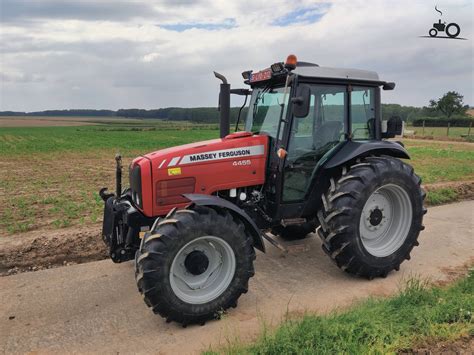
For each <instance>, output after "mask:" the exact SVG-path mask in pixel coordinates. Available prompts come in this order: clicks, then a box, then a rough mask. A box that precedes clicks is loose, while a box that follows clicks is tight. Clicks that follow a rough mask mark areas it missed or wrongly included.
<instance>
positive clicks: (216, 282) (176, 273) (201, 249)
mask: <svg viewBox="0 0 474 355" xmlns="http://www.w3.org/2000/svg"><path fill="white" fill-rule="evenodd" d="M193 252H194V253H195V254H196V253H198V254H199V257H200V258H201V260H202V258H203V256H202V255H205V257H206V258H207V260H208V266H207V267H206V268H205V271H203V272H202V273H200V274H196V270H193V269H192V268H188V267H189V266H190V264H189V260H190V259H189V258H190V257H191V256H192V253H193ZM187 266H188V267H187ZM235 268H236V262H235V254H234V251H233V250H232V248H231V247H230V245H229V244H228V243H227V242H226V241H225V240H223V239H221V238H218V237H214V236H204V237H199V238H196V239H194V240H192V241H190V242H189V243H187V244H186V245H185V246H183V247H182V248H181V249H180V250H179V251H178V253H177V254H176V256H175V257H174V259H173V263H172V264H171V269H170V275H169V277H170V284H171V288H172V290H173V292H174V293H175V295H176V296H177V297H178V298H179V299H180V300H182V301H184V302H186V303H191V304H203V303H207V302H210V301H212V300H214V299H216V298H217V297H219V296H220V295H221V294H222V293H223V292H224V291H225V290H226V289H227V287H229V285H230V283H231V281H232V279H233V278H234V274H235ZM203 269H204V267H203ZM193 272H194V274H193Z"/></svg>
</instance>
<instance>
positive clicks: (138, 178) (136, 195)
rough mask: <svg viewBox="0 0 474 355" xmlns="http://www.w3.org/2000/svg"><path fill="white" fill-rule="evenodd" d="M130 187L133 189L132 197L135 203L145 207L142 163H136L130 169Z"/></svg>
mask: <svg viewBox="0 0 474 355" xmlns="http://www.w3.org/2000/svg"><path fill="white" fill-rule="evenodd" d="M130 189H131V190H132V199H133V202H134V203H135V205H137V206H138V207H140V208H143V199H142V173H141V171H140V165H135V166H134V167H133V168H132V169H131V170H130Z"/></svg>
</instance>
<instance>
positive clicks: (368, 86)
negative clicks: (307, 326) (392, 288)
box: [100, 55, 426, 326]
mask: <svg viewBox="0 0 474 355" xmlns="http://www.w3.org/2000/svg"><path fill="white" fill-rule="evenodd" d="M215 76H216V77H217V78H218V79H220V80H221V81H222V83H221V84H220V94H219V110H220V138H219V139H213V140H208V141H203V142H197V143H192V144H186V145H182V146H178V147H172V148H167V149H162V150H157V151H155V152H152V153H149V154H146V155H143V156H140V157H138V158H136V159H134V160H133V162H132V163H131V165H130V168H129V177H130V187H129V188H127V189H125V190H123V191H122V187H121V186H122V184H121V174H122V173H121V172H122V170H121V169H122V167H121V160H120V157H116V160H117V172H116V173H117V187H116V193H115V194H113V193H108V192H107V189H106V188H103V189H102V190H101V191H100V195H101V197H102V198H103V200H104V201H105V209H104V222H103V239H104V241H105V242H106V244H107V245H108V247H109V250H110V257H111V259H112V260H113V261H114V262H123V261H127V260H132V259H134V260H135V272H136V282H137V285H138V290H139V291H140V292H141V293H142V295H143V297H144V300H145V303H146V304H147V305H148V306H149V307H151V308H152V309H153V312H154V313H157V314H160V315H161V316H162V317H164V318H166V320H167V321H168V322H170V321H175V322H178V323H181V324H182V325H183V326H186V325H188V324H193V323H197V324H204V323H205V322H206V321H207V320H210V319H215V318H219V316H220V315H221V314H222V312H224V311H225V310H226V309H228V308H229V307H236V306H237V300H238V298H239V297H240V296H241V295H242V294H243V293H246V292H247V289H248V282H249V279H250V278H251V277H252V276H253V275H254V265H253V262H254V260H255V249H258V250H259V251H261V252H265V243H264V239H269V240H270V241H273V242H278V238H276V239H273V238H272V237H274V236H275V235H279V236H280V237H281V238H293V239H295V238H304V237H306V236H307V235H308V234H310V233H312V232H315V231H316V230H317V234H318V235H319V237H320V238H321V241H322V249H323V250H324V252H325V253H326V254H327V255H328V256H329V257H330V258H331V259H332V260H333V261H334V263H335V264H336V265H337V266H338V267H339V268H340V269H342V270H344V271H345V272H347V273H349V274H353V275H357V276H361V277H364V278H367V279H373V278H374V277H385V276H386V275H387V274H388V273H389V272H390V271H392V270H399V268H400V264H401V263H402V262H403V261H404V260H406V259H409V258H410V252H411V251H412V249H413V247H415V246H416V245H418V242H417V238H418V235H419V233H420V231H422V230H423V229H424V227H423V224H422V220H423V215H424V214H425V213H426V209H425V208H424V207H423V199H424V197H425V193H424V192H423V191H422V189H421V187H420V183H421V179H420V178H419V177H418V176H417V175H416V174H415V173H414V171H413V168H412V167H411V166H410V165H408V164H406V163H405V162H403V161H402V160H400V159H409V156H408V153H407V151H406V150H405V149H404V147H403V145H402V144H401V143H399V142H395V141H389V140H387V138H393V137H395V136H396V135H399V134H401V131H402V129H403V125H402V121H401V120H400V119H399V118H397V117H393V118H391V119H389V120H388V121H383V120H382V119H381V104H380V96H381V90H392V89H393V88H394V87H395V84H394V83H391V82H385V81H382V80H380V79H379V77H378V75H377V74H376V73H375V72H371V71H364V70H353V69H335V68H325V67H320V66H318V65H317V64H313V63H307V62H297V60H296V57H295V56H294V55H290V56H289V57H288V58H287V60H286V62H285V63H283V62H278V63H275V64H272V65H271V66H270V67H269V68H267V69H264V70H262V71H258V72H253V71H251V70H249V71H245V72H243V73H242V76H243V79H244V83H245V84H246V85H248V87H247V88H244V89H231V88H230V84H228V83H227V80H226V78H225V77H224V76H222V75H221V74H218V73H215ZM231 94H236V95H243V96H245V101H247V97H248V96H250V103H249V105H248V107H247V109H246V110H242V109H241V110H240V112H241V113H245V114H242V117H239V118H238V119H237V123H236V129H235V132H234V133H229V130H230V127H229V126H230V118H229V116H230V115H229V113H230V95H231ZM244 106H245V103H244ZM244 106H242V107H244ZM239 116H240V114H239ZM280 240H281V239H280Z"/></svg>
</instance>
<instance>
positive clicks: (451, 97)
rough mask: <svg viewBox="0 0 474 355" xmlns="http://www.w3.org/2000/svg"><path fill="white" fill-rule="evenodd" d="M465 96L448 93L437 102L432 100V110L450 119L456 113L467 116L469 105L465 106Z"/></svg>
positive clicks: (453, 92) (452, 92)
mask: <svg viewBox="0 0 474 355" xmlns="http://www.w3.org/2000/svg"><path fill="white" fill-rule="evenodd" d="M463 99H464V96H462V95H461V94H459V93H457V92H456V91H448V92H447V93H446V94H444V95H443V97H441V98H439V99H438V100H437V101H435V100H430V108H431V109H433V110H436V111H439V112H441V113H443V114H444V115H445V116H446V117H447V118H448V119H449V118H451V116H452V115H453V114H455V113H458V114H461V115H465V114H466V111H467V109H468V108H469V106H468V105H464V103H463V101H462V100H463Z"/></svg>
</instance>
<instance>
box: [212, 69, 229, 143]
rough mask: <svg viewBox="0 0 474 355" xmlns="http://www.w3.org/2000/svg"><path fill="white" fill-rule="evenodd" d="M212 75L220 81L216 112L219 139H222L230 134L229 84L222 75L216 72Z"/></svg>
mask: <svg viewBox="0 0 474 355" xmlns="http://www.w3.org/2000/svg"><path fill="white" fill-rule="evenodd" d="M214 75H215V76H216V78H217V79H220V80H222V84H221V85H220V86H221V89H220V92H219V106H218V108H217V110H218V111H219V112H220V137H221V138H224V137H225V136H227V135H228V134H229V132H230V84H229V83H227V79H226V78H225V76H224V75H222V74H219V73H217V72H214Z"/></svg>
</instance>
